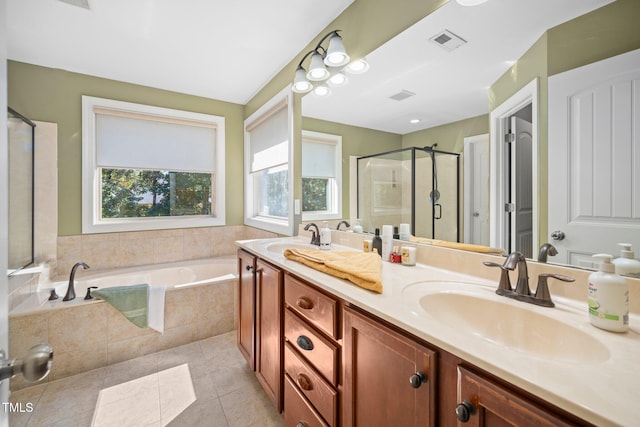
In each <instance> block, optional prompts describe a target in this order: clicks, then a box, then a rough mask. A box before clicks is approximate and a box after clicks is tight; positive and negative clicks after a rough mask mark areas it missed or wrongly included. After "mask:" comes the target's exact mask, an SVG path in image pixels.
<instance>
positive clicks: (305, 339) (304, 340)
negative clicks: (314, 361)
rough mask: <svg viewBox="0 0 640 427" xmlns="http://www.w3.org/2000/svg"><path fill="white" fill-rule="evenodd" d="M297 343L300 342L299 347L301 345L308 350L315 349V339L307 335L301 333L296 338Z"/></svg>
mask: <svg viewBox="0 0 640 427" xmlns="http://www.w3.org/2000/svg"><path fill="white" fill-rule="evenodd" d="M296 343H297V344H298V347H300V348H301V349H303V350H306V351H311V350H313V341H311V340H310V339H309V338H308V337H305V336H304V335H300V336H299V337H298V339H297V340H296Z"/></svg>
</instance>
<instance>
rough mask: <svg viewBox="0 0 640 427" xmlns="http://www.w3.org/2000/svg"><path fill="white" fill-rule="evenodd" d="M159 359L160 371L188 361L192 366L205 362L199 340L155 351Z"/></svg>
mask: <svg viewBox="0 0 640 427" xmlns="http://www.w3.org/2000/svg"><path fill="white" fill-rule="evenodd" d="M155 354H156V356H157V361H158V371H159V372H161V371H164V370H165V369H170V368H174V367H176V366H179V365H183V364H185V363H188V364H189V365H190V366H192V365H194V364H196V365H198V364H201V363H203V362H204V358H203V355H202V349H201V347H200V345H199V344H198V343H197V342H192V343H188V344H185V345H180V346H175V347H174V348H169V349H167V350H163V351H159V352H157V353H155Z"/></svg>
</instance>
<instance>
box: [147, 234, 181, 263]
mask: <svg viewBox="0 0 640 427" xmlns="http://www.w3.org/2000/svg"><path fill="white" fill-rule="evenodd" d="M182 259H184V242H183V239H182V233H180V235H179V236H174V237H156V238H155V239H153V262H154V264H160V263H163V262H172V261H180V260H182Z"/></svg>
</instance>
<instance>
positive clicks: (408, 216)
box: [357, 144, 460, 242]
mask: <svg viewBox="0 0 640 427" xmlns="http://www.w3.org/2000/svg"><path fill="white" fill-rule="evenodd" d="M435 145H437V144H435ZM435 145H433V146H430V147H422V148H420V147H408V148H402V149H398V150H393V151H387V152H384V153H378V154H373V155H370V156H363V157H359V158H358V159H357V165H358V172H357V176H358V187H357V188H358V197H357V199H358V218H359V219H360V223H361V224H362V227H363V229H364V230H365V231H367V232H371V233H373V232H374V230H375V229H376V228H380V229H381V230H382V225H384V224H388V225H393V226H398V225H399V224H402V223H405V224H409V225H410V229H411V234H412V235H414V236H417V237H426V238H431V239H439V240H447V241H452V242H459V241H460V185H459V177H460V154H457V153H449V152H446V151H439V150H436V149H435V148H434V147H435Z"/></svg>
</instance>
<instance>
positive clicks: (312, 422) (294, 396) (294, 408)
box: [284, 375, 329, 427]
mask: <svg viewBox="0 0 640 427" xmlns="http://www.w3.org/2000/svg"><path fill="white" fill-rule="evenodd" d="M284 408H285V410H284V425H286V426H304V427H329V425H328V424H327V423H326V422H324V420H323V419H322V417H321V416H320V415H319V414H318V413H317V412H316V411H315V410H314V409H313V407H311V405H310V404H309V402H307V399H305V398H304V396H303V395H302V394H301V393H300V391H298V390H297V388H296V386H295V385H293V381H292V380H291V378H289V375H285V376H284Z"/></svg>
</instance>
